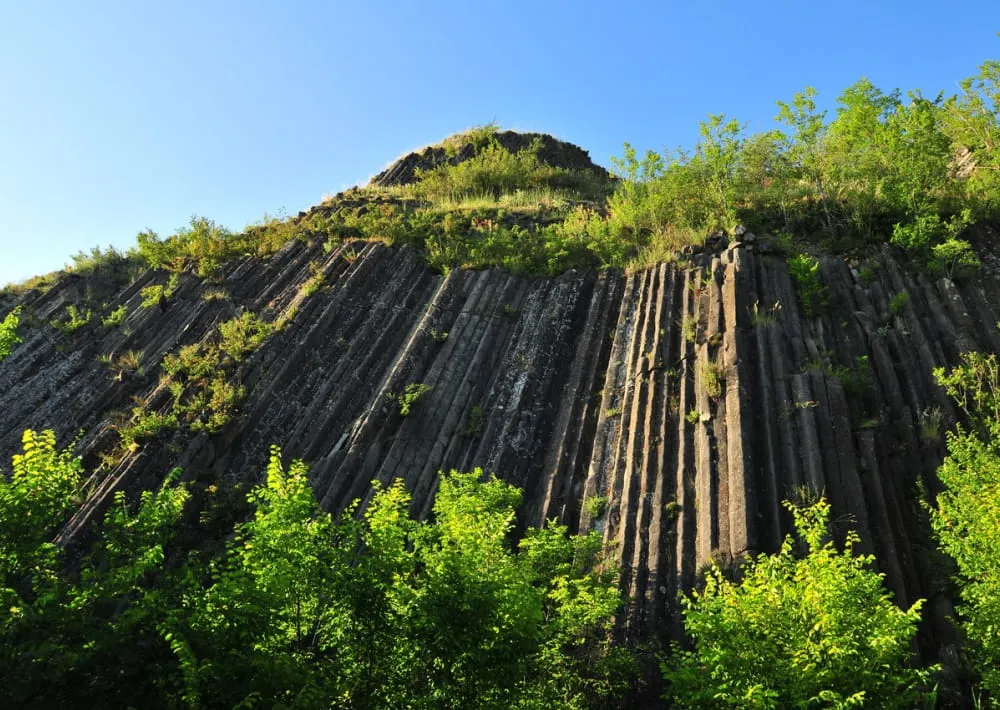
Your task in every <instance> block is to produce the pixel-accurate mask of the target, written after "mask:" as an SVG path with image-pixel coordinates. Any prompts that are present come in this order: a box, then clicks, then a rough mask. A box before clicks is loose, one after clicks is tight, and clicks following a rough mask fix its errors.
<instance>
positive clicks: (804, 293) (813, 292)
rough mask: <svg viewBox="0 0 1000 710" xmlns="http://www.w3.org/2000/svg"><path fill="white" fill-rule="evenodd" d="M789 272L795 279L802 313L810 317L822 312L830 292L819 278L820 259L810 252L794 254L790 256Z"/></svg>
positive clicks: (796, 292)
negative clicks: (809, 253)
mask: <svg viewBox="0 0 1000 710" xmlns="http://www.w3.org/2000/svg"><path fill="white" fill-rule="evenodd" d="M788 273H789V274H791V276H792V279H793V280H794V281H795V294H796V295H797V296H798V298H799V305H800V306H801V307H802V313H803V314H805V315H806V316H808V317H810V318H812V317H814V316H818V315H819V314H820V313H822V311H823V309H824V308H825V307H826V303H827V298H828V296H829V294H828V293H827V289H826V286H824V285H823V282H822V281H820V279H819V260H818V259H816V257H814V256H809V255H808V254H793V255H792V256H790V257H788Z"/></svg>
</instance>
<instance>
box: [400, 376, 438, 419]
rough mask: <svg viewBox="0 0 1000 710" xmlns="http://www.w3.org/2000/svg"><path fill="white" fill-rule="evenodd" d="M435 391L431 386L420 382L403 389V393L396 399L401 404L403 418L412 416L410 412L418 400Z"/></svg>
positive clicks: (412, 383)
mask: <svg viewBox="0 0 1000 710" xmlns="http://www.w3.org/2000/svg"><path fill="white" fill-rule="evenodd" d="M432 389H433V387H431V386H430V385H425V384H423V383H419V382H411V383H410V384H408V385H406V387H404V388H403V393H402V394H401V395H399V396H398V397H397V398H396V401H397V402H398V403H399V414H400V416H403V417H408V416H410V411H411V410H412V409H413V405H414V404H416V403H417V400H418V399H420V398H421V397H423V396H424V395H425V394H426V393H427V392H430V391H431V390H432Z"/></svg>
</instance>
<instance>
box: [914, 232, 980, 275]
mask: <svg viewBox="0 0 1000 710" xmlns="http://www.w3.org/2000/svg"><path fill="white" fill-rule="evenodd" d="M981 265H982V264H981V262H980V261H979V257H978V256H976V252H975V251H973V249H972V245H971V244H969V243H968V242H967V241H965V240H964V239H955V238H954V237H949V238H948V239H946V240H945V241H943V242H941V243H940V244H935V245H934V246H933V247H932V248H931V258H930V261H929V262H928V264H927V267H928V270H929V271H930V272H931V273H932V274H936V275H941V276H946V277H948V278H949V279H954V278H962V277H966V276H971V275H972V274H974V273H975V272H976V271H978V270H979V267H980V266H981Z"/></svg>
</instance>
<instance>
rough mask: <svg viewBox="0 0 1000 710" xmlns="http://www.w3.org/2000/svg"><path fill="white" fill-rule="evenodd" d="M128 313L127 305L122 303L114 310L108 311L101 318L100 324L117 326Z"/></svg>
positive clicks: (111, 326) (106, 326) (109, 326)
mask: <svg viewBox="0 0 1000 710" xmlns="http://www.w3.org/2000/svg"><path fill="white" fill-rule="evenodd" d="M127 315H128V307H127V306H125V305H124V304H122V305H120V306H118V308H116V309H115V310H113V311H111V312H110V313H108V315H106V316H103V317H102V318H101V325H103V326H104V327H105V328H117V327H118V326H120V325H121V324H122V323H123V322H125V317H126V316H127Z"/></svg>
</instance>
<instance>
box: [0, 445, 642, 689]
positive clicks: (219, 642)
mask: <svg viewBox="0 0 1000 710" xmlns="http://www.w3.org/2000/svg"><path fill="white" fill-rule="evenodd" d="M0 481H3V485H0V602H2V606H0V640H2V643H0V661H2V662H0V668H2V671H0V673H2V675H3V682H2V683H0V703H2V704H3V705H4V706H6V707H27V706H35V707H42V706H45V707H53V706H69V707H98V706H100V707H109V708H114V707H129V706H135V707H139V706H141V707H178V706H187V707H199V708H200V707H206V708H215V707H217V708H232V707H295V708H320V707H322V708H328V707H341V708H392V707H407V708H468V707H480V708H508V707H520V708H548V707H567V708H584V707H592V706H594V705H595V704H597V703H599V702H600V701H602V700H603V699H607V698H609V697H613V696H616V695H619V694H620V693H621V692H623V689H624V688H625V687H627V685H628V684H629V682H630V680H631V677H630V673H629V669H630V667H631V666H630V660H629V657H628V655H627V654H626V653H625V652H624V651H616V650H613V649H611V648H610V642H609V639H608V630H609V626H610V624H611V621H612V619H613V616H614V614H615V612H616V610H617V609H618V607H619V606H620V603H621V599H620V596H619V593H618V591H617V589H616V587H615V585H614V582H613V570H607V571H605V572H601V571H598V570H599V569H600V563H601V562H602V561H603V548H602V544H601V541H600V539H599V537H598V536H597V535H596V534H590V535H586V536H569V535H567V532H566V529H565V528H563V527H560V526H557V525H554V524H550V525H549V526H547V527H546V528H544V529H542V530H532V531H529V532H528V534H527V535H526V536H525V538H524V539H523V540H522V542H521V543H520V545H519V549H517V550H516V551H515V550H514V549H512V546H511V543H510V537H511V533H512V527H513V524H514V510H515V508H516V506H517V505H518V504H519V502H520V492H519V491H518V490H517V489H515V488H512V487H511V486H508V485H506V484H504V483H502V482H500V481H498V480H495V479H491V480H488V481H483V480H482V474H481V472H480V471H475V472H472V473H469V474H460V473H455V472H453V473H451V474H448V475H445V476H442V479H441V484H440V490H439V492H438V495H437V499H436V502H435V508H434V511H435V518H434V520H433V521H432V522H416V521H414V520H412V519H411V518H410V517H409V514H408V510H409V501H410V499H409V495H408V494H407V493H406V491H405V490H404V488H403V486H402V484H401V483H398V482H397V483H395V484H393V485H391V486H389V487H388V488H385V489H378V490H377V492H376V494H375V495H374V496H373V498H372V499H371V501H370V503H369V505H368V506H367V508H366V509H365V511H364V514H363V516H361V517H358V516H355V515H352V514H350V513H351V512H353V511H349V513H348V514H345V515H344V516H343V517H342V518H341V519H339V520H335V519H334V518H332V517H331V516H330V515H329V514H327V513H324V512H322V511H321V510H320V509H319V507H318V505H317V503H316V501H315V499H314V497H313V494H312V490H311V488H310V486H309V482H308V478H307V472H306V467H305V466H304V465H303V464H302V463H301V462H295V463H293V464H292V465H291V466H290V467H289V468H288V469H287V470H285V468H284V467H283V466H282V464H281V461H280V455H279V452H278V451H277V450H276V449H275V450H274V451H273V453H272V457H271V461H270V464H269V466H268V470H267V479H266V482H265V483H264V484H263V485H261V486H259V487H257V488H255V489H254V490H253V491H252V492H251V493H250V494H249V496H248V500H249V502H250V503H251V504H252V506H253V507H254V508H255V510H256V513H255V515H254V517H253V519H252V520H250V521H249V522H247V523H244V524H242V525H240V526H238V529H237V535H236V537H235V539H234V540H232V541H231V542H230V543H229V544H228V546H227V548H226V550H225V552H224V554H223V555H222V556H221V557H217V558H215V559H212V560H203V559H201V557H200V556H199V555H198V554H196V553H191V554H190V555H189V556H188V557H187V558H186V559H185V558H184V556H183V555H182V556H181V557H178V555H179V554H180V552H181V551H180V549H179V542H178V540H179V538H178V533H179V531H180V530H181V523H182V519H183V517H184V516H183V513H184V507H185V504H186V503H187V502H188V500H189V497H190V494H189V493H188V491H187V488H186V487H185V486H183V485H179V484H177V483H176V478H175V477H171V479H170V480H168V482H167V483H166V484H165V485H164V487H163V488H162V489H161V490H160V491H158V492H156V493H147V494H145V495H144V496H143V497H142V499H141V500H140V501H139V502H138V506H137V507H135V506H130V505H128V504H127V502H126V500H125V498H124V497H123V496H118V497H117V498H116V499H115V501H114V504H113V505H112V507H111V509H110V510H109V512H108V513H107V515H106V516H105V519H104V523H103V528H102V530H101V535H100V536H99V539H98V543H97V545H96V547H95V548H94V549H93V550H92V551H91V552H90V553H89V554H88V555H86V557H85V558H84V559H83V561H82V563H81V565H80V568H79V570H78V571H76V572H73V573H70V572H67V570H66V568H65V560H64V559H62V553H61V551H60V550H58V549H57V548H56V546H54V545H53V544H52V543H51V542H49V540H51V538H52V536H53V534H54V532H55V531H56V530H57V529H58V527H59V526H60V525H61V524H62V523H63V522H64V521H65V519H66V517H67V516H68V515H69V514H70V513H71V512H72V510H73V508H74V506H75V504H76V503H77V501H78V500H79V498H78V495H79V491H80V463H79V460H78V459H76V458H74V457H72V456H70V455H69V454H68V453H67V452H65V451H60V450H59V449H57V448H56V445H55V437H54V436H53V434H52V433H51V432H43V433H41V434H36V433H34V432H30V431H29V432H26V433H25V437H24V453H23V454H21V455H18V456H17V457H15V459H14V466H13V475H12V476H11V477H10V479H9V482H7V481H6V479H0ZM187 524H188V525H190V524H191V523H190V522H189V523H187ZM171 560H172V561H171Z"/></svg>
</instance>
